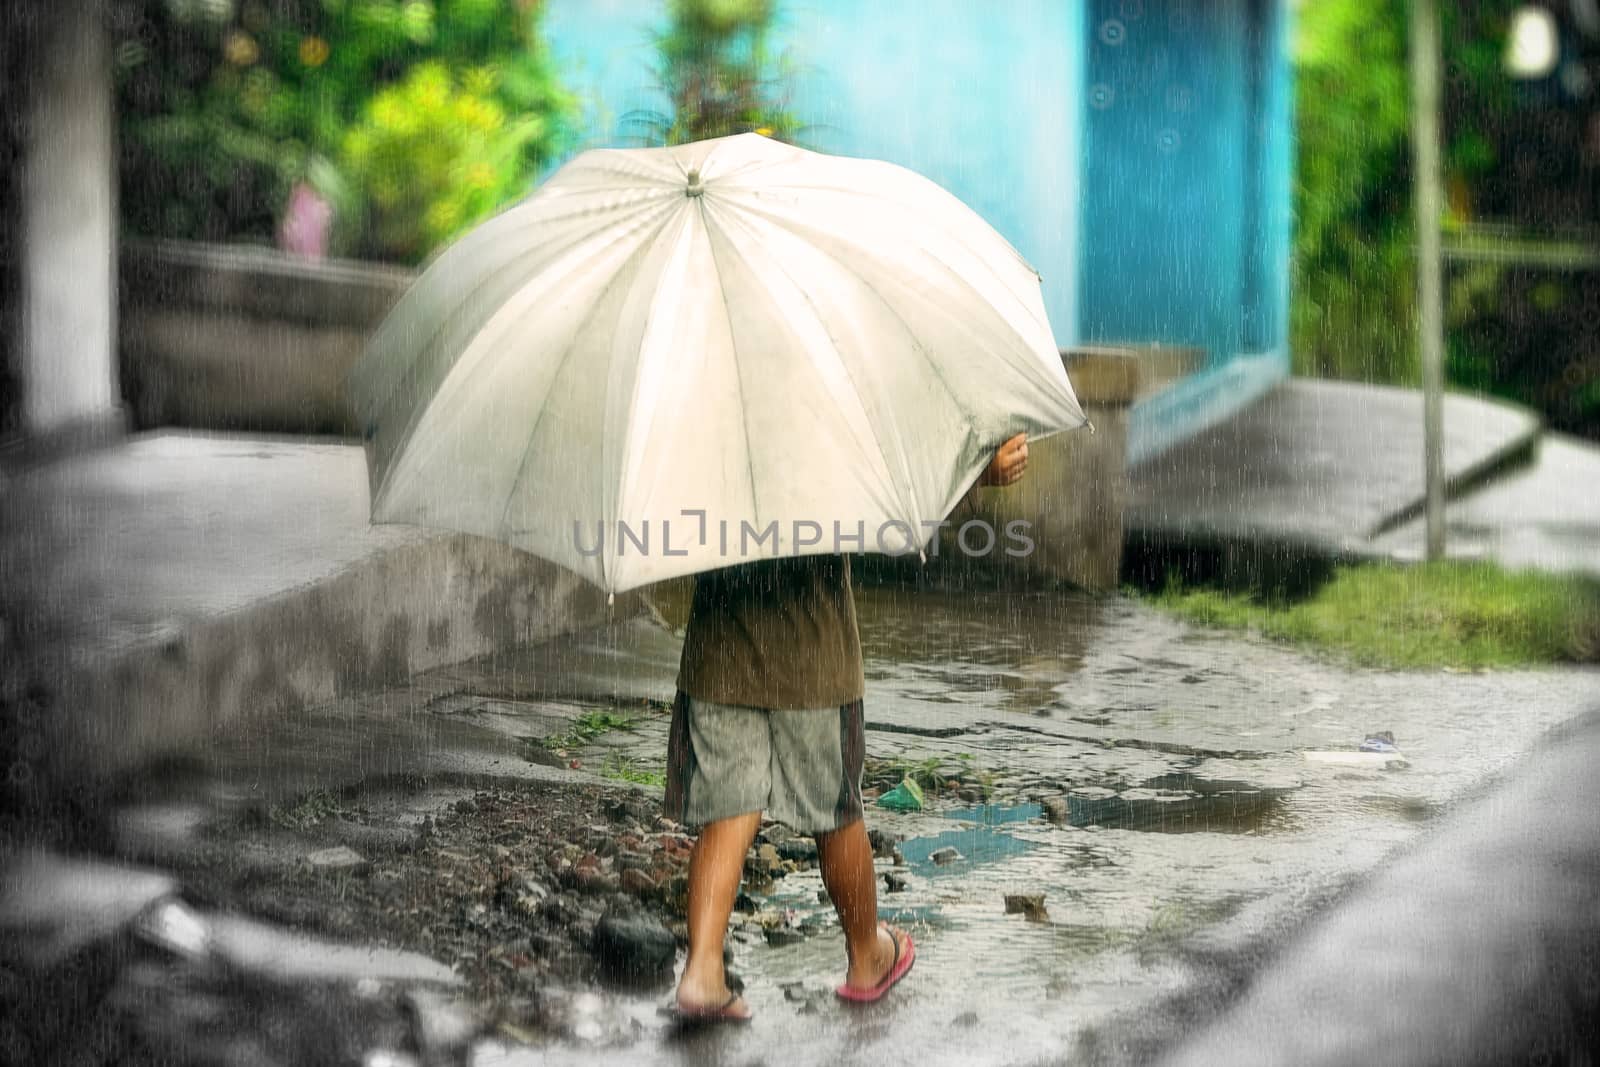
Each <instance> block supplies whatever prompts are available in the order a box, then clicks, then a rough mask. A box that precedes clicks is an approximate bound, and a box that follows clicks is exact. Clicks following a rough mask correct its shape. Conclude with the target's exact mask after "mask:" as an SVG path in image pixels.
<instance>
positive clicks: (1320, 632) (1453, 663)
mask: <svg viewBox="0 0 1600 1067" xmlns="http://www.w3.org/2000/svg"><path fill="white" fill-rule="evenodd" d="M1136 595H1139V596H1141V598H1142V599H1144V600H1146V601H1147V602H1149V603H1152V604H1154V605H1156V606H1157V607H1160V608H1162V609H1164V610H1166V611H1170V612H1172V613H1173V614H1175V615H1177V616H1179V617H1180V618H1183V619H1185V620H1187V621H1189V622H1192V623H1195V624H1197V625H1201V626H1218V627H1225V628H1233V629H1248V630H1252V631H1255V632H1256V633H1259V634H1261V635H1263V636H1265V637H1268V638H1271V639H1273V640H1277V641H1284V642H1287V643H1291V644H1295V645H1301V646H1306V647H1312V648H1320V649H1327V650H1330V651H1333V652H1335V653H1338V654H1339V655H1341V656H1344V657H1346V658H1348V659H1350V660H1352V661H1353V662H1355V663H1359V664H1363V665H1368V666H1384V667H1460V668H1476V667H1514V666H1525V665H1529V664H1538V663H1592V662H1597V661H1600V582H1596V581H1594V580H1592V579H1585V578H1575V577H1565V576H1556V575H1550V574H1543V573H1540V572H1536V571H1506V570H1502V569H1501V568H1499V567H1497V566H1494V565H1492V564H1484V563H1450V562H1441V563H1426V564H1419V565H1416V566H1401V565H1398V564H1360V565H1355V566H1345V567H1339V568H1337V569H1335V571H1334V573H1333V576H1332V578H1331V579H1330V580H1329V581H1328V582H1326V583H1325V584H1323V585H1322V586H1321V587H1320V588H1318V589H1317V590H1315V591H1314V592H1312V593H1310V594H1309V595H1307V596H1305V597H1302V598H1300V599H1295V600H1289V599H1281V598H1271V597H1267V598H1263V597H1261V596H1260V595H1257V594H1251V593H1239V592H1229V591H1225V590H1221V589H1215V588H1184V587H1182V586H1181V585H1180V584H1179V583H1176V582H1172V583H1169V584H1168V585H1167V587H1166V588H1164V589H1162V590H1160V591H1158V592H1155V593H1147V594H1136Z"/></svg>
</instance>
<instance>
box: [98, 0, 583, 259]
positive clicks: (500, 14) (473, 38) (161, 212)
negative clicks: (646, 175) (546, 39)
mask: <svg viewBox="0 0 1600 1067" xmlns="http://www.w3.org/2000/svg"><path fill="white" fill-rule="evenodd" d="M539 18H540V6H539V5H537V4H533V3H529V2H527V0H273V2H272V3H270V4H269V3H267V2H266V0H238V2H237V3H235V2H234V0H205V2H199V0H187V2H185V0H119V4H118V6H117V8H116V11H115V14H114V18H113V25H114V26H116V27H117V30H118V45H117V74H118V109H119V122H120V124H121V131H120V132H121V143H122V153H123V159H122V177H123V183H122V206H123V215H124V220H125V224H126V227H127V229H128V231H129V232H131V233H135V234H141V235H147V236H166V237H182V238H190V239H198V240H216V241H221V240H247V241H258V242H264V241H270V240H272V238H273V236H274V233H275V228H276V224H277V222H278V219H279V216H280V213H281V212H282V210H283V208H284V206H285V203H286V201H287V199H288V195H289V191H290V189H291V188H292V186H293V185H294V184H295V183H296V182H299V181H307V182H309V183H310V184H311V185H312V186H313V187H315V188H316V189H317V191H318V192H319V193H321V194H322V195H323V197H324V198H325V199H327V200H329V201H330V202H331V203H332V204H333V205H334V206H335V208H336V213H337V217H338V219H339V223H340V227H339V229H338V230H336V232H335V249H336V250H337V251H341V252H349V253H355V254H362V255H369V256H375V257H388V258H399V259H403V260H409V261H416V260H418V259H420V258H422V257H424V256H425V255H426V254H427V253H428V252H429V251H430V250H431V249H432V248H433V247H436V246H437V244H438V243H439V242H441V241H443V240H447V239H448V238H449V237H450V236H452V235H454V234H455V233H456V232H459V230H460V229H461V228H463V227H465V226H467V225H470V224H471V223H472V222H473V221H476V220H477V219H479V218H481V217H483V216H484V215H486V214H488V213H489V212H491V211H492V210H493V209H494V208H495V207H497V206H498V205H499V204H501V203H504V202H505V201H506V200H508V199H511V198H513V197H514V196H515V195H517V194H518V193H520V192H521V191H522V190H523V189H524V188H525V187H526V186H527V185H528V184H529V183H531V181H532V180H533V178H534V176H535V175H536V173H537V171H538V169H539V167H540V166H541V165H542V164H543V162H544V161H545V160H546V159H548V158H550V157H551V156H552V155H553V154H555V153H556V152H558V151H559V150H560V149H561V147H562V146H563V144H564V143H565V141H564V138H565V136H566V133H567V129H568V116H569V115H570V112H571V102H570V100H569V98H568V97H567V95H566V94H564V93H563V92H562V91H561V90H560V89H559V87H558V86H557V84H556V82H555V78H554V74H553V69H552V66H551V63H550V61H549V59H548V57H547V55H546V54H545V50H544V45H543V41H542V38H541V36H540V32H539ZM397 106H417V107H419V108H420V109H421V114H419V115H417V116H415V118H414V119H413V120H406V119H399V118H396V116H395V115H394V111H395V109H396V107H397ZM430 147H431V148H433V151H428V150H426V149H428V148H430ZM408 149H410V150H417V151H416V152H415V154H417V155H420V156H422V157H424V158H421V159H413V158H410V157H408V156H407V154H406V153H407V150H408ZM449 152H455V153H458V155H457V157H456V158H455V159H453V160H451V161H450V162H449V163H441V162H440V161H439V157H440V156H442V155H444V154H445V153H449ZM397 186H412V187H415V188H417V189H419V190H421V192H420V193H419V194H412V195H395V194H394V189H395V188H396V187H397ZM447 220H450V221H449V224H446V221H447Z"/></svg>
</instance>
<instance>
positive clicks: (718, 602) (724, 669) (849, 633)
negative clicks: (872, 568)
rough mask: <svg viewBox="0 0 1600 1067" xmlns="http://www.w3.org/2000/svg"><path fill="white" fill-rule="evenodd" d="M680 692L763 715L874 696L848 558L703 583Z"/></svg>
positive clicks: (713, 576) (788, 563)
mask: <svg viewBox="0 0 1600 1067" xmlns="http://www.w3.org/2000/svg"><path fill="white" fill-rule="evenodd" d="M678 688H679V689H681V690H682V691H683V692H685V693H687V694H688V695H689V696H691V697H697V698H699V699H700V700H709V701H714V702H716V703H719V704H738V705H743V706H745V707H754V708H773V709H791V708H835V707H838V706H839V705H841V704H847V703H849V702H850V701H853V700H859V699H861V697H862V696H863V695H864V693H865V689H866V678H865V675H864V674H863V672H862V665H861V636H860V633H859V632H858V631H857V629H856V608H855V601H854V599H853V598H852V596H851V590H850V559H849V557H848V556H843V555H821V556H796V557H786V558H782V559H761V560H754V561H752V562H749V563H740V564H737V565H735V566H732V567H724V568H721V569H720V570H715V571H707V572H705V573H702V574H700V575H699V576H698V577H697V578H696V579H695V586H694V601H693V603H692V605H691V606H690V609H689V628H688V631H687V632H686V633H685V635H684V639H683V658H682V659H681V660H680V661H679V665H678Z"/></svg>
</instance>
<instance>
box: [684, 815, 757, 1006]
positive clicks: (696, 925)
mask: <svg viewBox="0 0 1600 1067" xmlns="http://www.w3.org/2000/svg"><path fill="white" fill-rule="evenodd" d="M760 825H761V813H760V812H759V811H752V812H749V813H748V814H745V815H735V816H734V817H733V818H731V819H719V820H717V821H716V822H714V823H710V824H708V825H707V826H706V827H705V829H703V830H701V831H700V837H699V840H697V841H696V842H695V843H694V852H693V853H692V854H691V855H690V857H689V961H688V963H686V964H685V965H684V968H683V978H682V979H681V980H680V981H679V982H678V1004H679V1006H680V1007H683V1008H686V1009H697V1008H717V1007H721V1006H722V1004H723V1003H725V1002H726V1001H727V999H728V995H729V992H730V990H729V989H728V976H727V973H726V972H725V971H724V970H723V967H722V945H723V941H724V939H725V938H726V937H727V935H728V917H729V916H730V915H732V914H733V901H734V897H735V896H737V894H738V892H739V879H740V878H741V877H742V876H743V875H744V857H745V853H747V852H749V851H750V845H751V843H752V842H754V841H755V839H756V830H757V829H758V828H759V827H760ZM729 1012H730V1013H733V1014H740V1015H744V1014H748V1013H749V1008H747V1007H745V1006H743V1002H742V1001H741V1002H739V1003H736V1004H734V1005H733V1007H731V1008H730V1009H729Z"/></svg>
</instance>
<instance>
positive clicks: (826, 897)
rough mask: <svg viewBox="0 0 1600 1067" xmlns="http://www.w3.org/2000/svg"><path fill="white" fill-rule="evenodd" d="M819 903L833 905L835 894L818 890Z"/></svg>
mask: <svg viewBox="0 0 1600 1067" xmlns="http://www.w3.org/2000/svg"><path fill="white" fill-rule="evenodd" d="M817 903H818V904H832V903H833V894H832V893H829V892H828V891H827V890H826V889H819V890H817Z"/></svg>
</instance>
